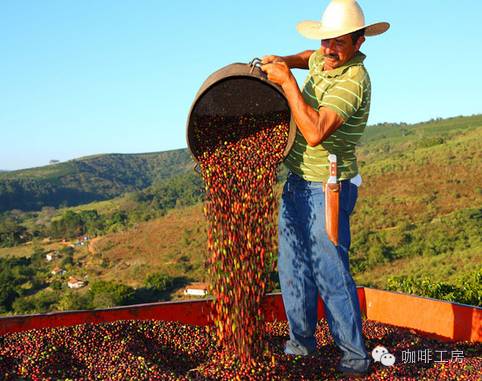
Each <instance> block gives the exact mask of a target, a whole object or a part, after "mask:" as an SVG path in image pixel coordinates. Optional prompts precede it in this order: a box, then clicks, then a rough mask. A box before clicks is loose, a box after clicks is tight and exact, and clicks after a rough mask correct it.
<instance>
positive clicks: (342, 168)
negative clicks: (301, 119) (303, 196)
mask: <svg viewBox="0 0 482 381" xmlns="http://www.w3.org/2000/svg"><path fill="white" fill-rule="evenodd" d="M364 59H365V55H364V54H363V53H361V52H357V53H356V54H355V56H354V57H353V58H352V59H351V60H350V61H348V62H347V63H345V64H344V65H343V66H340V67H338V68H336V69H333V70H328V71H323V63H324V57H323V54H322V53H321V52H320V51H319V50H317V51H316V52H314V53H313V54H312V55H311V57H310V59H309V74H308V77H307V78H306V80H305V84H304V86H303V91H302V95H303V99H304V100H305V102H306V103H307V104H309V105H310V106H311V107H313V108H314V109H315V110H318V109H319V108H320V107H328V108H330V109H332V110H333V111H335V112H336V113H337V114H338V115H339V116H340V117H341V118H342V119H343V121H344V123H343V124H342V125H341V126H340V127H339V128H338V129H337V130H335V131H334V132H333V133H332V134H331V135H330V136H329V137H328V138H327V139H326V140H324V141H322V142H321V143H320V144H318V145H317V146H316V147H310V146H309V145H308V143H307V142H306V140H305V138H304V137H303V135H301V133H300V131H299V130H298V129H297V131H296V138H295V141H294V144H293V147H292V148H291V151H290V152H289V154H288V156H287V157H286V160H285V162H284V163H285V165H286V166H287V167H288V169H289V170H291V171H292V172H293V173H295V174H297V175H298V176H300V177H302V178H304V179H305V180H308V181H326V180H327V179H328V176H329V163H328V155H329V154H330V153H332V154H335V155H336V157H337V164H338V168H337V169H338V178H339V180H347V179H351V178H353V177H355V176H356V175H357V174H358V166H357V161H356V156H355V146H356V144H357V143H358V141H359V140H360V138H361V136H362V134H363V131H364V130H365V127H366V124H367V120H368V113H369V111H370V96H371V85H370V77H369V76H368V73H367V71H366V69H365V66H363V60H364Z"/></svg>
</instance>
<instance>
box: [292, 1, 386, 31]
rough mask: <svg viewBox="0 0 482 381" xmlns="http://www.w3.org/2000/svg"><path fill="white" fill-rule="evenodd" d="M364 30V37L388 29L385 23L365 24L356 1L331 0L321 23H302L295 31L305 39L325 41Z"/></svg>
mask: <svg viewBox="0 0 482 381" xmlns="http://www.w3.org/2000/svg"><path fill="white" fill-rule="evenodd" d="M363 28H365V36H375V35H377V34H382V33H383V32H386V31H387V29H388V28H390V24H389V23H387V22H378V23H374V24H369V25H366V24H365V16H364V15H363V11H362V9H361V7H360V6H359V5H358V3H357V2H356V0H332V1H331V2H330V4H328V6H327V7H326V9H325V12H324V13H323V15H322V16H321V22H318V21H302V22H300V23H298V25H297V26H296V29H297V30H298V32H299V33H300V34H301V35H302V36H303V37H306V38H310V39H313V40H326V39H329V38H335V37H339V36H343V35H344V34H348V33H351V32H356V31H357V30H360V29H363Z"/></svg>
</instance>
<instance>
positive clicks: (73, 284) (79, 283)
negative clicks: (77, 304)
mask: <svg viewBox="0 0 482 381" xmlns="http://www.w3.org/2000/svg"><path fill="white" fill-rule="evenodd" d="M67 286H69V288H81V287H84V286H85V282H84V281H83V280H81V279H77V278H75V277H73V276H71V277H69V280H68V282H67Z"/></svg>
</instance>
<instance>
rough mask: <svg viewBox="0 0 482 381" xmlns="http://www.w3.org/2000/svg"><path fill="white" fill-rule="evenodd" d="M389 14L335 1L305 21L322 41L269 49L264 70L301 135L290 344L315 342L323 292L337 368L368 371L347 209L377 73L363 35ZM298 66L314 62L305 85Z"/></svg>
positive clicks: (287, 298) (287, 276) (291, 239)
mask: <svg viewBox="0 0 482 381" xmlns="http://www.w3.org/2000/svg"><path fill="white" fill-rule="evenodd" d="M388 28H389V24H388V23H376V24H371V25H366V24H365V18H364V15H363V11H362V10H361V8H360V6H359V5H358V3H357V2H356V1H355V0H332V1H331V2H330V4H329V5H328V6H327V8H326V10H325V12H324V13H323V16H322V20H321V22H314V21H304V22H301V23H299V24H298V26H297V30H298V31H299V32H300V33H301V34H302V35H303V36H304V37H307V38H311V39H318V40H321V48H320V49H319V50H317V51H313V50H307V51H304V52H301V53H299V54H296V55H292V56H286V57H279V56H266V57H264V58H263V66H262V70H263V71H265V72H266V73H267V75H268V79H269V80H271V81H273V82H275V83H277V84H279V85H280V86H281V87H282V89H283V91H284V93H285V96H286V98H287V100H288V103H289V106H290V109H291V114H292V121H294V122H295V123H296V126H297V135H296V139H295V142H294V145H293V147H292V149H291V151H290V153H289V155H288V157H287V158H286V161H285V164H286V166H287V167H288V169H289V175H288V179H287V181H286V183H285V186H284V189H283V196H282V201H281V205H280V211H279V226H278V235H279V259H278V269H279V275H280V283H281V291H282V294H283V302H284V305H285V310H286V313H287V316H288V322H289V326H290V340H288V342H287V343H286V347H285V353H287V354H292V355H308V354H311V353H313V352H314V351H315V348H316V342H315V337H314V333H315V329H316V322H317V298H318V294H319V295H320V296H321V297H322V299H323V301H324V306H325V313H326V318H327V321H328V324H329V327H330V332H331V334H332V336H333V338H334V341H335V343H336V345H337V346H338V347H339V348H340V350H341V351H342V358H341V362H340V364H339V365H338V370H339V371H340V372H343V373H344V374H345V375H363V374H367V373H368V372H369V366H370V358H369V356H368V353H367V351H366V348H365V344H364V340H363V336H362V323H361V316H360V306H359V303H358V298H357V292H356V286H355V283H354V281H353V278H352V276H351V273H350V270H349V261H348V250H349V247H350V225H349V216H350V214H351V212H352V210H353V208H354V206H355V202H356V199H357V195H358V186H359V185H360V184H361V177H360V175H359V174H358V167H357V161H356V156H355V145H356V144H357V142H358V141H359V139H360V137H361V135H362V133H363V131H364V129H365V126H366V123H367V119H368V112H369V108H370V91H371V89H370V78H369V76H368V73H367V71H366V69H365V67H364V66H363V60H364V58H365V55H364V54H363V53H361V52H360V51H359V49H360V47H361V45H362V44H363V42H364V41H365V36H373V35H377V34H381V33H383V32H385V31H386V30H387V29H388ZM292 68H301V69H309V74H308V77H307V78H306V81H305V84H304V88H303V91H302V92H300V90H299V88H298V85H297V83H296V80H295V78H294V76H293V75H292V73H291V70H290V69H292ZM329 154H335V155H336V158H337V175H338V180H339V184H340V187H341V188H340V191H339V210H338V213H339V218H338V221H337V222H338V241H335V242H336V244H335V243H333V242H332V241H331V240H330V239H329V237H328V235H327V232H326V228H325V227H326V226H325V225H326V221H325V196H324V191H325V190H324V187H323V186H324V183H326V181H327V180H328V177H329V175H330V174H329V162H328V155H329Z"/></svg>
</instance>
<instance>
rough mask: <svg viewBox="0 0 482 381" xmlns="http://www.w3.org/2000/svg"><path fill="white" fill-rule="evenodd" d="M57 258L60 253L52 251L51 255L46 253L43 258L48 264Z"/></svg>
mask: <svg viewBox="0 0 482 381" xmlns="http://www.w3.org/2000/svg"><path fill="white" fill-rule="evenodd" d="M59 256H60V253H59V252H58V251H54V252H53V253H48V254H47V255H46V256H45V259H47V261H48V262H50V261H52V260H54V259H55V258H57V257H59Z"/></svg>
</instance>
